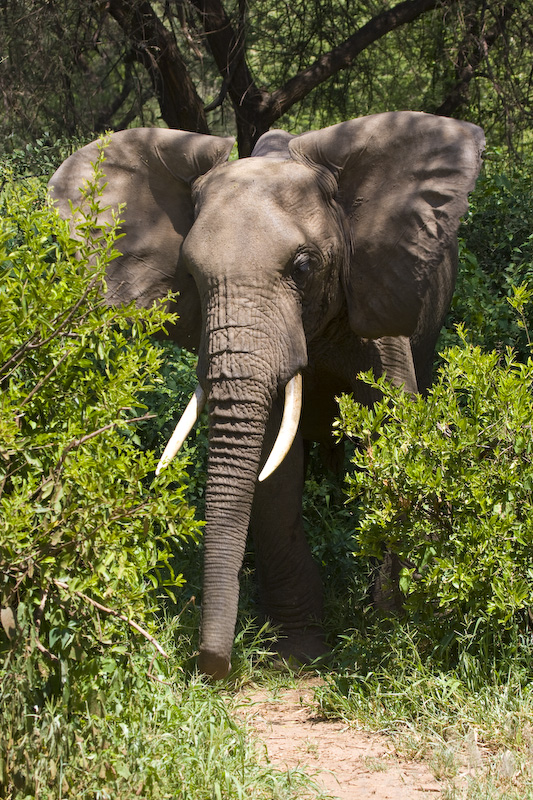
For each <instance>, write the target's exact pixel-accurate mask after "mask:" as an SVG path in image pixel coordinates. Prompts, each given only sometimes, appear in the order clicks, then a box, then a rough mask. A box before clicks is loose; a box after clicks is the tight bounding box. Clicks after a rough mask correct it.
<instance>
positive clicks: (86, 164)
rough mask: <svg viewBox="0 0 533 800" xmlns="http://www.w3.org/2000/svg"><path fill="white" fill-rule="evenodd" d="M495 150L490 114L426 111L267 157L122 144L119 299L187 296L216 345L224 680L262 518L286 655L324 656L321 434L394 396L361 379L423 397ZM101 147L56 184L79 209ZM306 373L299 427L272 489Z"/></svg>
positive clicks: (209, 369) (162, 134)
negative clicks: (314, 499) (311, 456)
mask: <svg viewBox="0 0 533 800" xmlns="http://www.w3.org/2000/svg"><path fill="white" fill-rule="evenodd" d="M483 143H484V140H483V134H482V132H481V130H480V129H479V128H477V127H475V126H473V125H470V124H467V123H463V122H458V121H456V120H451V119H445V118H440V117H433V116H429V115H424V114H418V113H414V112H396V113H388V114H380V115H376V116H372V117H366V118H362V119H358V120H352V121H349V122H344V123H341V124H339V125H335V126H332V127H331V128H326V129H324V130H322V131H314V132H310V133H307V134H303V135H301V136H297V137H292V136H290V135H289V134H287V133H285V132H283V131H272V132H270V133H267V134H265V135H264V136H263V137H262V138H261V139H260V140H259V142H258V144H257V146H256V148H255V150H254V152H253V153H252V157H251V158H249V159H245V160H241V161H235V162H231V163H228V162H227V161H226V159H227V157H228V155H229V150H230V148H231V144H232V141H231V140H227V139H220V138H217V137H210V136H203V135H200V134H192V133H186V132H182V131H171V130H162V129H137V130H129V131H124V132H121V133H117V134H114V135H112V137H111V142H110V144H109V146H108V148H107V150H106V158H107V161H106V163H105V165H104V170H105V172H106V177H107V181H108V184H107V187H106V189H105V191H104V197H103V199H104V203H105V204H110V205H112V206H116V205H117V204H118V203H119V202H126V203H127V207H126V210H125V211H124V212H123V213H122V214H121V216H122V217H123V218H124V220H125V222H124V225H123V230H124V231H125V233H126V237H125V239H122V240H120V243H119V248H120V249H121V250H122V251H123V253H124V255H123V256H122V257H121V258H119V259H117V261H115V262H114V264H113V265H112V266H111V268H110V270H109V274H108V295H107V297H108V300H109V302H112V303H117V302H128V301H130V300H132V299H135V300H136V301H137V303H139V304H140V305H150V304H151V302H152V301H153V300H154V299H155V298H156V297H161V296H162V295H164V294H165V293H166V292H167V291H168V290H169V289H172V290H174V291H175V290H179V292H180V296H179V298H178V299H177V301H176V302H175V304H174V310H176V311H177V312H178V313H179V314H180V319H179V321H178V322H177V324H176V325H175V327H174V328H173V329H172V331H171V332H170V335H171V337H172V338H173V339H174V340H175V341H176V342H178V344H180V345H183V346H186V347H188V348H189V349H192V350H195V351H197V352H198V356H199V358H198V370H197V371H198V379H199V382H200V384H201V385H202V387H203V388H204V390H205V392H206V394H207V396H208V407H209V462H208V486H207V496H206V516H207V520H206V529H205V565H204V587H203V599H202V612H203V615H202V633H201V645H200V656H199V667H200V669H201V670H202V671H203V672H205V673H206V674H208V675H211V676H213V677H215V678H220V677H223V676H225V675H226V674H227V672H228V671H229V668H230V655H231V648H232V642H233V636H234V629H235V621H236V614H237V601H238V591H239V581H238V576H239V570H240V568H241V565H242V560H243V554H244V549H245V542H246V536H247V532H248V530H249V529H250V531H251V533H252V535H253V537H254V542H255V550H256V559H257V574H258V579H259V586H260V595H261V601H262V605H263V608H264V611H265V613H266V615H267V616H268V617H269V618H271V619H272V620H273V622H274V623H275V624H277V625H279V626H280V629H281V635H280V639H279V641H278V649H279V651H280V652H281V653H282V654H283V655H285V656H289V655H292V656H295V657H296V658H298V659H300V660H306V659H310V658H314V657H316V656H318V655H320V654H321V653H323V652H324V642H323V637H322V630H321V627H320V619H321V615H322V589H321V585H320V579H319V575H318V571H317V567H316V565H315V564H314V562H313V560H312V558H311V555H310V552H309V548H308V546H307V543H306V541H305V537H304V533H303V529H302V518H301V497H302V486H303V461H304V456H303V450H304V446H303V442H304V440H314V441H319V442H323V443H324V444H325V445H326V446H328V445H331V438H330V430H331V423H332V420H333V417H334V416H335V414H336V410H337V409H336V404H335V400H334V398H335V396H336V395H338V394H340V393H341V392H353V394H354V397H355V398H356V399H357V400H359V401H360V402H362V403H371V402H372V401H373V399H375V398H373V396H372V394H371V392H370V391H369V389H368V387H366V386H364V385H362V384H361V383H360V382H359V381H358V380H357V375H358V373H359V372H361V371H362V370H368V369H370V368H373V370H374V372H375V373H376V374H377V375H379V374H382V373H383V372H385V373H386V374H387V375H388V376H389V378H390V379H392V380H393V381H394V382H395V383H396V384H398V385H400V384H403V385H404V386H405V388H406V390H407V391H410V392H416V391H421V392H424V391H425V390H426V389H427V387H428V385H429V382H430V375H431V361H432V357H433V351H434V347H435V343H436V339H437V335H438V332H439V329H440V327H441V324H442V321H443V318H444V315H445V313H446V310H447V308H448V305H449V303H450V300H451V296H452V292H453V287H454V281H455V273H456V261H457V257H456V252H457V238H456V234H457V228H458V224H459V219H460V216H461V215H462V214H463V213H464V212H465V210H466V207H467V195H468V192H469V191H471V189H472V188H473V186H474V183H475V179H476V176H477V174H478V171H479V166H480V155H481V151H482V149H483ZM96 155H97V150H96V145H95V143H93V144H91V145H88V146H87V147H85V148H83V149H82V150H81V151H79V152H78V153H76V154H74V155H73V156H71V157H70V158H69V159H68V160H67V161H66V162H65V163H64V164H63V165H62V166H61V167H60V169H59V170H58V171H57V173H56V174H55V175H54V177H53V178H52V180H51V182H50V183H51V185H52V186H53V197H54V198H55V199H56V201H57V204H58V207H59V210H60V212H61V213H62V214H63V215H64V216H68V215H69V214H70V209H69V204H68V200H69V199H71V200H72V201H73V202H74V203H77V202H79V199H80V198H79V193H78V187H79V186H80V185H81V184H82V180H83V179H84V178H87V177H90V176H91V172H92V168H91V162H92V161H94V160H95V158H96ZM101 216H102V219H105V217H106V214H105V213H103V214H102V215H101ZM298 370H302V371H303V376H304V407H303V412H302V418H301V424H300V431H299V434H298V435H297V437H296V439H295V441H294V444H293V445H292V448H291V450H290V452H289V454H288V456H287V457H286V458H285V460H284V462H283V463H282V464H281V466H280V467H278V469H277V470H276V471H275V472H274V473H273V474H272V475H271V476H270V477H269V478H267V480H266V481H264V482H263V483H258V481H257V475H258V471H259V469H260V467H261V465H262V464H263V463H264V461H265V459H266V457H267V456H268V453H269V450H270V447H271V446H272V443H273V441H274V440H275V438H276V435H277V431H278V428H279V424H280V418H281V409H282V405H283V393H284V387H285V385H286V383H287V381H289V379H290V378H291V377H292V376H293V375H294V374H295V373H296V372H297V371H298Z"/></svg>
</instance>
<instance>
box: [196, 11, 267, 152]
mask: <svg viewBox="0 0 533 800" xmlns="http://www.w3.org/2000/svg"><path fill="white" fill-rule="evenodd" d="M191 2H192V4H193V6H194V7H195V8H196V10H197V12H198V14H199V17H200V20H201V23H202V27H203V29H204V31H205V35H206V41H207V44H208V46H209V49H210V50H211V53H212V54H213V58H214V59H215V63H216V65H217V67H218V70H219V72H220V74H221V75H222V78H223V85H222V91H221V93H220V94H222V93H223V92H224V91H225V90H226V91H227V94H228V95H229V97H230V98H231V101H232V104H233V108H234V110H235V117H236V121H237V138H238V142H239V154H240V155H241V156H245V155H249V154H250V152H251V149H252V146H253V144H254V141H255V140H256V139H257V138H258V137H259V136H260V135H261V134H262V133H264V132H265V131H266V130H268V125H267V126H266V127H265V126H263V125H261V116H262V113H263V111H264V110H265V109H266V105H265V103H266V101H267V99H268V97H269V95H268V94H267V92H264V91H262V90H260V89H259V88H258V87H257V86H256V84H255V81H254V79H253V77H252V74H251V72H250V70H249V68H248V64H247V63H246V58H245V46H244V45H245V38H244V24H243V16H244V10H245V8H244V2H243V0H241V2H240V3H239V13H240V21H239V28H238V30H237V31H235V29H234V28H233V25H232V24H231V20H230V19H229V17H228V15H227V14H226V11H225V9H224V6H223V5H222V2H221V0H191ZM219 96H220V95H219ZM209 108H210V109H211V108H216V105H214V104H213V103H211V105H210V106H209Z"/></svg>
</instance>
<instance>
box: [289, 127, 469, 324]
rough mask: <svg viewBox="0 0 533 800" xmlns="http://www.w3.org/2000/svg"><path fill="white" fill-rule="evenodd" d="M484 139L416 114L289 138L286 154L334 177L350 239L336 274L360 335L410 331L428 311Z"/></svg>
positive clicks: (452, 245) (453, 241)
mask: <svg viewBox="0 0 533 800" xmlns="http://www.w3.org/2000/svg"><path fill="white" fill-rule="evenodd" d="M484 142H485V138H484V135H483V131H482V130H481V128H478V127H477V126H476V125H472V124H470V123H468V122H460V121H459V120H455V119H449V118H445V117H438V116H432V115H430V114H422V113H419V112H415V111H396V112H387V113H384V114H376V115H373V116H369V117H362V118H360V119H354V120H350V121H348V122H340V123H339V124H338V125H332V126H331V127H330V128H325V129H324V130H321V131H312V132H310V133H304V134H302V135H301V136H298V137H296V138H295V139H292V140H291V141H290V142H289V150H290V152H291V155H292V156H293V158H296V159H297V160H299V161H303V162H304V163H306V164H307V165H309V166H310V167H311V168H313V167H315V168H316V167H318V168H321V167H326V168H327V169H328V170H329V171H331V172H332V173H333V175H334V176H335V178H336V180H337V185H338V192H337V195H336V198H335V199H336V202H337V204H338V205H339V206H340V207H341V208H342V209H343V212H344V214H343V219H344V220H345V223H346V236H347V238H348V240H349V245H350V246H349V248H348V249H349V258H348V263H346V264H345V266H344V274H343V275H342V281H343V285H344V289H345V294H346V301H347V305H348V313H349V318H350V326H351V328H352V330H353V331H354V332H355V333H357V334H358V335H359V336H363V337H366V338H370V339H377V338H380V337H382V336H411V335H412V334H413V332H414V331H415V330H416V327H417V325H418V323H419V321H420V319H421V317H422V315H423V314H424V313H427V308H426V306H427V305H428V302H429V301H428V297H429V296H430V293H431V289H432V287H433V288H434V287H438V286H441V285H444V282H445V280H446V278H445V276H444V274H443V271H444V270H445V269H446V264H447V263H448V264H449V263H450V255H451V254H452V253H453V252H454V249H455V247H456V242H457V229H458V227H459V221H460V218H461V216H462V215H463V214H464V213H465V211H466V209H467V201H468V193H469V192H470V191H472V189H473V188H474V184H475V181H476V178H477V175H478V173H479V169H480V166H481V153H482V151H483V146H484ZM450 280H451V279H450ZM433 313H434V310H433Z"/></svg>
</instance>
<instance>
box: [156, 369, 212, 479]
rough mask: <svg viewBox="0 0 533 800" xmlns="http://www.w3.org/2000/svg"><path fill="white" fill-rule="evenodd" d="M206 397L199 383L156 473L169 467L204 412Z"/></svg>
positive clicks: (168, 443)
mask: <svg viewBox="0 0 533 800" xmlns="http://www.w3.org/2000/svg"><path fill="white" fill-rule="evenodd" d="M206 399H207V398H206V396H205V393H204V390H203V389H202V387H201V386H200V385H198V386H197V387H196V389H195V390H194V394H193V396H192V397H191V399H190V400H189V404H188V406H187V408H186V409H185V411H184V412H183V414H182V415H181V418H180V420H179V422H178V424H177V425H176V427H175V428H174V433H173V434H172V436H171V437H170V439H169V440H168V442H167V446H166V447H165V449H164V451H163V455H162V456H161V458H160V459H159V464H158V465H157V467H156V470H155V474H156V475H159V473H160V472H161V470H163V469H165V467H167V466H168V465H169V464H170V462H171V461H172V459H173V458H174V456H175V455H176V453H177V452H178V450H179V449H180V447H181V445H182V444H183V442H184V441H185V439H186V438H187V436H188V435H189V433H190V432H191V430H192V429H193V427H194V425H195V423H196V421H197V419H198V417H199V416H200V414H201V413H202V409H203V407H204V406H205V403H206Z"/></svg>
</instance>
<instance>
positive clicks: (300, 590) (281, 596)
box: [250, 404, 326, 662]
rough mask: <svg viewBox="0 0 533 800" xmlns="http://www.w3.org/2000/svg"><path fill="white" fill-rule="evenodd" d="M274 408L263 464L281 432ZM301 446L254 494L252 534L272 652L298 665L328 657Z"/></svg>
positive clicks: (300, 444) (298, 442) (299, 442)
mask: <svg viewBox="0 0 533 800" xmlns="http://www.w3.org/2000/svg"><path fill="white" fill-rule="evenodd" d="M280 420H281V413H280V408H279V405H278V404H275V407H274V410H273V413H272V414H271V417H270V421H269V424H268V427H267V432H266V436H265V445H264V450H263V459H264V458H265V457H266V456H268V453H269V452H270V448H271V447H272V444H273V442H274V440H275V438H276V435H277V433H278V430H279V425H280ZM303 483H304V447H303V440H302V438H301V436H300V434H298V435H297V436H296V439H295V441H294V443H293V445H292V447H291V450H290V451H289V453H288V455H287V456H286V458H285V459H284V461H283V463H282V464H281V465H280V466H279V467H278V468H277V469H276V470H275V471H274V472H273V473H272V475H271V476H270V477H269V478H267V479H266V480H265V481H264V482H263V483H258V484H257V487H256V491H255V495H254V502H253V507H252V516H251V521H250V531H251V534H252V536H253V541H254V548H255V557H256V574H257V578H258V584H259V594H260V599H261V605H262V609H263V612H264V614H265V616H266V617H267V619H270V620H271V621H272V622H273V623H274V625H276V626H277V627H278V628H279V638H278V641H277V644H276V650H277V651H278V652H279V653H280V655H282V656H283V657H285V658H288V657H291V656H292V657H293V658H295V659H297V660H298V661H300V662H307V661H310V660H313V659H315V658H318V657H319V656H321V655H323V654H324V653H325V652H326V647H325V643H324V636H323V631H322V627H321V620H322V613H323V601H322V582H321V579H320V574H319V570H318V566H317V565H316V563H315V562H314V560H313V558H312V555H311V551H310V549H309V545H308V543H307V541H306V538H305V535H304V530H303V523H302V491H303Z"/></svg>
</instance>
